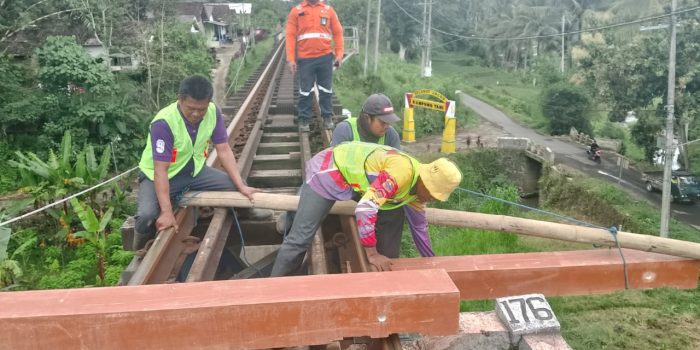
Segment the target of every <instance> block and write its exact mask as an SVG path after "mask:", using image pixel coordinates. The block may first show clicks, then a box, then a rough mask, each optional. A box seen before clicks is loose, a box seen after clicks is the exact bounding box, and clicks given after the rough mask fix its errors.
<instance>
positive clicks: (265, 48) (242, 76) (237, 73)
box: [226, 38, 273, 94]
mask: <svg viewBox="0 0 700 350" xmlns="http://www.w3.org/2000/svg"><path fill="white" fill-rule="evenodd" d="M272 44H273V40H272V39H270V38H268V39H266V40H263V41H261V42H258V43H256V44H255V47H253V48H249V49H248V51H247V52H246V55H245V58H244V57H238V58H235V59H233V60H231V65H230V66H229V70H228V76H227V77H226V81H227V84H228V85H229V86H230V88H227V90H228V91H229V94H233V93H235V92H238V91H239V90H240V89H241V88H242V87H243V85H244V83H245V82H246V81H247V80H248V79H249V78H250V76H251V75H252V74H253V73H254V72H255V70H257V69H258V67H260V65H261V64H262V63H263V60H264V59H265V58H266V57H267V56H268V55H269V54H270V53H271V52H272V49H273V47H272Z"/></svg>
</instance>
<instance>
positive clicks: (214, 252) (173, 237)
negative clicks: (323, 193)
mask: <svg viewBox="0 0 700 350" xmlns="http://www.w3.org/2000/svg"><path fill="white" fill-rule="evenodd" d="M284 57H285V56H284V43H283V42H282V43H281V45H280V46H278V47H277V48H276V49H274V51H273V52H272V53H271V54H270V56H269V58H268V60H267V62H266V63H264V64H263V65H262V66H261V67H260V68H259V69H258V70H257V71H256V72H255V73H254V74H253V76H251V78H250V79H249V80H248V81H247V82H246V83H245V85H244V88H243V89H241V91H242V92H240V93H237V94H236V95H234V96H232V97H230V98H228V99H226V103H225V105H224V106H221V108H222V110H223V112H224V113H225V114H227V115H229V116H230V117H229V118H227V122H228V128H227V131H228V135H229V144H230V145H231V147H232V148H233V150H234V154H235V155H236V157H237V161H238V166H239V169H240V171H241V176H242V177H243V178H244V179H246V181H247V183H248V184H249V185H250V186H253V187H256V188H258V189H260V190H261V191H263V192H271V193H284V194H295V193H296V192H297V189H298V188H299V186H300V185H301V184H302V181H303V176H304V174H303V169H304V167H303V165H304V163H305V162H306V161H307V160H308V159H310V158H311V156H312V154H314V153H315V152H316V151H318V150H319V149H316V148H320V147H325V146H327V145H329V144H330V138H331V133H330V131H328V130H323V129H322V128H321V120H320V113H319V108H318V105H316V106H315V115H316V118H315V121H314V122H313V123H312V130H311V132H310V133H299V132H298V128H297V126H296V125H295V123H294V111H295V93H296V91H297V89H296V86H295V83H294V76H293V75H292V74H291V73H290V72H289V71H288V70H287V69H286V68H285V64H284V62H285V61H284ZM334 110H335V112H336V113H335V114H336V115H339V114H340V111H341V107H340V106H339V104H337V102H334ZM207 165H209V166H213V167H219V166H220V165H219V162H218V157H217V154H216V152H212V154H211V156H210V157H209V159H208V161H207ZM281 214H282V213H276V215H275V216H277V215H281ZM175 216H176V219H177V222H178V227H179V230H178V231H177V232H176V231H175V230H174V229H168V230H164V231H162V232H160V233H159V234H158V235H157V237H156V239H155V240H154V241H153V243H152V245H151V246H150V248H149V249H148V251H147V252H146V254H145V255H144V256H143V257H135V258H134V260H133V261H132V262H131V264H130V265H129V267H128V268H127V269H126V270H125V271H124V272H123V273H122V280H121V281H120V284H122V285H130V286H134V285H145V284H160V283H177V282H197V281H209V280H222V279H245V278H259V277H266V276H269V273H270V270H271V268H272V263H273V262H274V260H275V257H276V254H277V249H276V248H278V246H279V245H280V244H281V243H282V238H283V237H282V236H281V235H280V234H278V233H277V230H276V228H275V221H274V220H268V221H246V220H238V218H237V217H236V215H235V214H234V213H233V212H232V211H231V210H229V209H226V208H206V207H180V208H179V209H178V210H177V212H176V214H175ZM251 256H255V257H257V258H256V259H252V258H251V259H248V258H249V257H251ZM369 266H370V265H369V263H368V262H367V260H366V257H365V255H364V252H363V249H362V247H361V246H360V244H359V241H358V239H357V229H356V227H355V221H354V217H352V216H329V217H328V219H327V220H326V221H325V222H324V223H323V225H322V226H321V228H320V229H319V231H318V232H317V234H316V236H315V238H314V241H313V243H312V247H311V248H310V249H309V253H308V254H307V258H306V259H305V262H304V266H303V268H302V269H303V271H300V274H327V273H351V272H364V271H369V270H370V268H369ZM354 343H362V344H365V345H364V348H367V349H383V350H398V349H401V343H400V341H399V338H398V336H397V335H392V336H390V337H389V338H385V339H345V340H342V341H340V342H338V343H335V344H329V345H314V346H312V347H311V349H313V350H318V349H348V348H351V346H352V344H354ZM299 345H300V346H305V345H309V344H299Z"/></svg>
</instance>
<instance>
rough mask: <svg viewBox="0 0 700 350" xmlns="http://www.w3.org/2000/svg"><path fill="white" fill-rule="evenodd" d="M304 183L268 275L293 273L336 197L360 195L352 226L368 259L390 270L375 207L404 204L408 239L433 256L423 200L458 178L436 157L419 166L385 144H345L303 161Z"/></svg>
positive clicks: (447, 189)
mask: <svg viewBox="0 0 700 350" xmlns="http://www.w3.org/2000/svg"><path fill="white" fill-rule="evenodd" d="M305 174H306V181H305V183H304V185H302V188H301V191H300V199H299V207H298V208H297V212H296V215H295V217H294V221H293V223H292V227H291V230H290V231H289V234H288V235H287V236H285V238H284V242H283V243H282V247H281V248H280V250H279V253H278V254H277V259H276V260H275V264H274V266H273V268H272V274H271V275H272V276H286V275H290V274H294V273H296V272H298V269H299V268H300V266H301V263H302V260H303V258H304V255H305V253H306V250H307V249H308V248H309V245H310V244H311V241H312V239H313V235H314V233H315V232H316V230H317V229H318V227H319V226H320V224H321V222H322V221H323V219H324V218H325V216H326V215H327V214H328V212H329V211H330V209H331V207H332V206H333V204H334V203H335V201H337V200H350V199H352V198H353V197H354V194H355V193H358V194H360V195H361V199H360V201H359V202H358V204H357V208H356V209H355V217H356V220H357V230H358V234H359V236H360V237H359V238H360V242H361V244H362V245H363V246H364V247H365V251H366V253H367V258H368V260H369V262H370V263H371V264H372V265H373V266H374V267H375V268H377V269H378V270H380V271H384V270H388V269H389V259H388V258H387V257H386V256H384V255H382V254H380V253H378V252H377V248H376V244H377V237H376V234H375V230H376V223H377V214H378V212H379V210H380V209H382V210H387V209H395V208H404V209H405V210H406V217H407V219H408V222H409V225H410V227H411V233H412V235H413V241H414V243H415V244H416V247H417V248H418V251H419V252H420V253H421V255H422V256H432V255H434V254H433V251H432V247H431V245H430V237H429V236H428V220H427V217H426V215H425V210H424V209H425V204H426V203H427V202H429V201H431V200H434V199H437V200H440V201H446V200H447V198H448V197H449V196H450V194H451V193H452V191H454V189H455V188H456V187H457V186H458V185H459V183H460V181H461V180H462V174H461V173H460V171H459V169H458V168H457V166H456V165H455V164H454V163H453V162H451V161H449V160H447V159H446V158H440V159H438V160H436V161H434V162H432V163H429V164H421V163H420V162H418V161H417V160H416V159H414V158H413V157H410V156H408V155H407V154H405V153H402V152H401V151H398V150H396V149H394V148H391V147H388V146H382V145H377V144H371V143H364V142H347V143H343V144H341V145H339V146H336V147H331V148H327V149H325V150H323V151H321V152H319V153H318V154H316V155H315V156H314V157H313V158H312V159H311V160H309V161H308V162H307V164H306V172H305Z"/></svg>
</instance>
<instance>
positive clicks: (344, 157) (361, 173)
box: [333, 141, 420, 210]
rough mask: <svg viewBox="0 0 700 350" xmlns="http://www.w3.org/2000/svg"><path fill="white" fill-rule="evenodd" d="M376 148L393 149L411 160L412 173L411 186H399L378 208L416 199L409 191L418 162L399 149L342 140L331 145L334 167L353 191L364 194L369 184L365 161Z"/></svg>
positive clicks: (389, 208) (415, 180) (396, 205)
mask: <svg viewBox="0 0 700 350" xmlns="http://www.w3.org/2000/svg"><path fill="white" fill-rule="evenodd" d="M378 150H387V151H389V150H393V151H396V152H398V154H400V155H402V156H404V157H406V158H408V160H410V161H411V165H412V167H411V168H412V169H411V172H412V173H413V178H412V180H411V186H408V187H407V188H399V189H398V191H397V193H396V194H395V195H394V197H393V198H390V199H389V200H388V201H387V202H386V203H385V204H384V205H382V206H381V207H380V208H379V209H382V210H391V209H396V208H398V207H401V206H404V205H406V204H408V203H410V202H411V201H413V200H414V199H416V195H412V194H410V193H411V189H412V188H413V186H415V185H416V182H418V167H419V166H420V163H419V162H418V161H417V160H415V159H414V158H413V157H410V156H408V155H406V154H405V153H403V152H401V151H398V150H396V149H394V148H391V147H389V146H384V145H377V144H374V143H367V142H355V141H354V142H344V143H342V144H340V145H338V146H335V147H333V161H334V162H335V166H336V168H338V170H339V171H340V173H341V174H343V178H344V179H345V182H347V183H348V185H350V187H352V189H353V191H355V192H359V193H361V194H364V193H365V192H367V189H368V188H369V185H370V183H369V180H368V179H367V171H366V166H365V163H366V162H367V158H369V156H370V155H372V153H374V152H375V151H378Z"/></svg>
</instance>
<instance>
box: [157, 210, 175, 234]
mask: <svg viewBox="0 0 700 350" xmlns="http://www.w3.org/2000/svg"><path fill="white" fill-rule="evenodd" d="M170 227H174V228H175V232H177V230H178V227H177V222H176V221H175V215H173V212H172V211H169V212H161V213H160V215H159V216H158V220H156V231H157V232H160V231H163V230H166V229H168V228H170Z"/></svg>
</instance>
